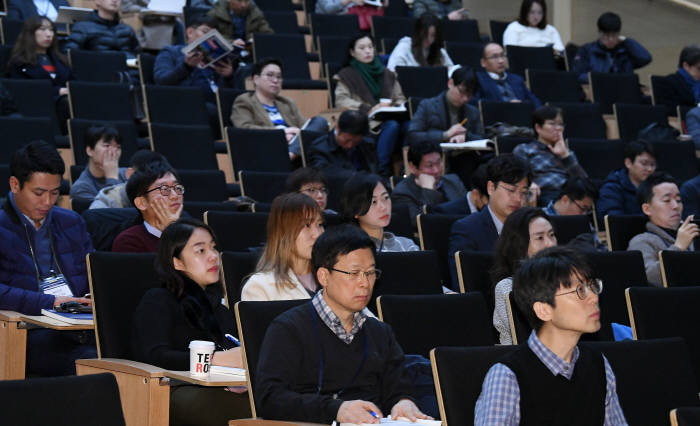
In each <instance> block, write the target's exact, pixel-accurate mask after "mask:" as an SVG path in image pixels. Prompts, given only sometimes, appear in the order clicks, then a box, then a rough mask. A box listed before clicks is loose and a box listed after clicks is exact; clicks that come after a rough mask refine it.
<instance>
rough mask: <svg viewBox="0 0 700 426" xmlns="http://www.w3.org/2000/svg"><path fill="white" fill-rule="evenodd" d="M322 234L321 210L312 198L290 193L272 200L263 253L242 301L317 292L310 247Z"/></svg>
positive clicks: (243, 293)
mask: <svg viewBox="0 0 700 426" xmlns="http://www.w3.org/2000/svg"><path fill="white" fill-rule="evenodd" d="M322 233H323V217H322V216H321V209H320V208H319V207H318V204H317V203H316V202H315V201H314V200H313V199H311V197H309V196H307V195H304V194H300V193H296V192H293V193H289V194H284V195H280V196H278V197H277V198H275V199H274V200H273V201H272V207H271V210H270V216H269V217H268V220H267V243H266V244H265V251H264V252H263V254H262V257H261V258H260V260H259V261H258V266H257V268H256V271H255V273H254V274H253V275H252V276H251V277H250V278H249V279H248V281H247V282H246V284H245V286H243V291H242V292H241V300H262V301H265V300H289V299H309V298H310V297H311V295H312V294H314V293H316V290H317V287H316V286H317V284H316V280H315V279H314V277H313V273H312V268H311V248H312V247H313V245H314V242H316V238H318V236H319V235H321V234H322Z"/></svg>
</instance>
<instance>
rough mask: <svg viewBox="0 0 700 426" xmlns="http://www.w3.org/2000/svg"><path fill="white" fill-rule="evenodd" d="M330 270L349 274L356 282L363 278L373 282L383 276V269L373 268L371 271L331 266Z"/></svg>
mask: <svg viewBox="0 0 700 426" xmlns="http://www.w3.org/2000/svg"><path fill="white" fill-rule="evenodd" d="M330 270H331V271H335V272H340V273H341V274H345V275H349V276H350V278H351V279H352V280H353V281H355V282H360V281H361V280H362V279H363V278H365V279H367V281H368V282H373V281H375V280H377V279H379V277H381V276H382V271H380V270H379V269H372V270H371V271H341V270H340V269H335V268H330Z"/></svg>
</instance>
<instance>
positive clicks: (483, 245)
mask: <svg viewBox="0 0 700 426" xmlns="http://www.w3.org/2000/svg"><path fill="white" fill-rule="evenodd" d="M486 180H487V184H486V190H487V192H488V194H489V203H488V204H487V205H486V207H485V208H483V209H481V211H480V212H479V213H475V214H470V215H468V216H466V217H464V218H462V219H459V220H458V221H456V222H455V223H454V224H453V225H452V229H451V231H450V243H449V250H448V255H449V256H448V257H449V262H450V271H451V273H452V283H453V288H457V282H458V280H457V269H456V266H455V260H454V254H455V252H457V251H460V250H468V251H493V250H494V248H495V246H496V240H498V236H499V235H501V229H503V222H505V221H506V219H507V218H508V216H509V215H510V214H511V213H513V212H514V211H516V210H517V209H519V208H521V207H524V206H525V205H526V203H527V201H528V187H529V186H530V182H531V180H532V175H531V174H530V167H529V166H528V164H527V162H526V161H524V160H523V159H521V158H520V157H517V156H515V155H513V154H502V155H499V156H497V157H495V158H493V159H492V160H491V161H489V163H488V165H487V166H486Z"/></svg>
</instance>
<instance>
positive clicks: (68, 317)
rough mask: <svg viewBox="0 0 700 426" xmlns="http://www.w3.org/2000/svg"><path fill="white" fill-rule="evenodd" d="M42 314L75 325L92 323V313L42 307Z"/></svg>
mask: <svg viewBox="0 0 700 426" xmlns="http://www.w3.org/2000/svg"><path fill="white" fill-rule="evenodd" d="M41 314H42V315H46V316H47V317H51V318H53V319H57V320H59V321H63V322H67V323H68V324H75V325H92V324H93V322H92V314H73V313H70V312H56V311H54V310H53V309H42V310H41Z"/></svg>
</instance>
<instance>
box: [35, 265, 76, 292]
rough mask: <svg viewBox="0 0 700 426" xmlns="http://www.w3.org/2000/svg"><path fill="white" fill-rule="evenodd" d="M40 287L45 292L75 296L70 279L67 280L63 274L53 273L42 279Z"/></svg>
mask: <svg viewBox="0 0 700 426" xmlns="http://www.w3.org/2000/svg"><path fill="white" fill-rule="evenodd" d="M52 272H53V271H52ZM39 287H40V288H41V291H42V292H43V293H44V294H50V295H52V296H66V297H73V292H72V291H71V289H70V287H69V286H68V281H66V278H65V277H64V276H63V274H56V273H52V275H50V276H48V277H45V278H43V279H42V280H41V282H40V283H39Z"/></svg>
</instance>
